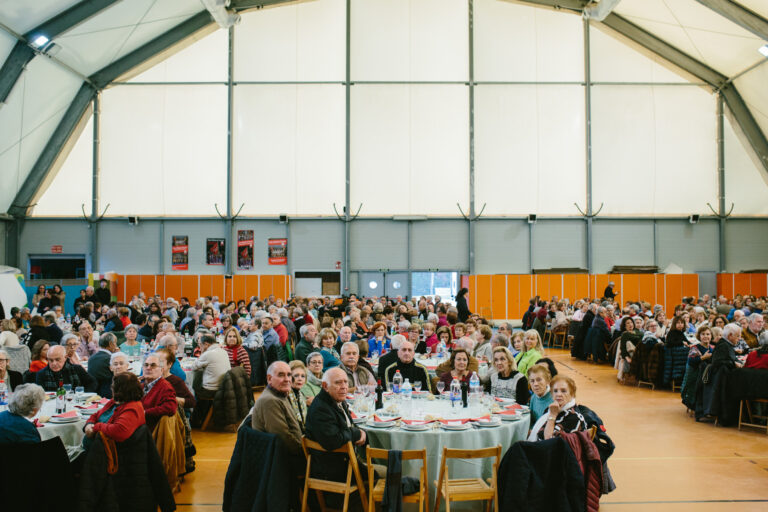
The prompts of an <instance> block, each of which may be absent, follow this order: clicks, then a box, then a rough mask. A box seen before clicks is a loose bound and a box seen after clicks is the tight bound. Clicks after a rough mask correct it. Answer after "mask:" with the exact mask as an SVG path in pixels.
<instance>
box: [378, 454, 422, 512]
mask: <svg viewBox="0 0 768 512" xmlns="http://www.w3.org/2000/svg"><path fill="white" fill-rule="evenodd" d="M400 455H401V457H402V460H403V461H406V460H420V461H421V470H420V471H419V491H418V492H415V493H412V494H403V503H418V509H417V510H419V512H421V511H422V510H424V512H429V503H428V501H429V490H428V489H427V450H426V448H422V449H421V450H403V451H402V452H401V454H400ZM388 457H389V450H384V449H382V448H371V447H370V446H368V447H367V448H366V454H365V459H366V463H367V465H368V471H369V473H368V512H375V511H376V503H377V502H381V501H382V500H383V498H384V488H385V487H386V480H385V479H383V478H382V479H381V480H379V481H378V482H376V485H375V486H374V485H373V480H374V475H373V459H384V460H386V459H387V458H388Z"/></svg>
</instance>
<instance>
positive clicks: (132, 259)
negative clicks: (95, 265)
mask: <svg viewBox="0 0 768 512" xmlns="http://www.w3.org/2000/svg"><path fill="white" fill-rule="evenodd" d="M160 234H161V226H160V222H157V221H154V222H144V221H142V222H139V225H138V226H131V225H129V224H128V223H127V222H125V221H116V220H115V221H104V222H101V223H99V246H98V251H99V267H101V268H100V269H99V270H100V271H102V272H103V271H105V270H114V271H116V272H119V273H121V274H153V273H158V274H159V273H163V271H162V268H163V267H162V264H161V263H160V258H161V256H160V251H161V250H162V249H161V247H158V246H159V245H160V244H161V243H162V242H163V241H162V239H161V238H160ZM167 247H168V251H169V254H170V247H171V246H170V244H168V245H167ZM168 258H169V259H170V256H168Z"/></svg>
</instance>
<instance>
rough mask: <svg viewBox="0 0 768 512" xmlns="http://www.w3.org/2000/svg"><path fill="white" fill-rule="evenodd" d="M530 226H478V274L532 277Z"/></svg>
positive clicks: (483, 222) (508, 223)
mask: <svg viewBox="0 0 768 512" xmlns="http://www.w3.org/2000/svg"><path fill="white" fill-rule="evenodd" d="M528 229H529V228H528V223H527V222H526V221H520V220H480V221H478V222H476V223H475V272H476V273H477V274H528V273H529V271H530V267H529V264H528Z"/></svg>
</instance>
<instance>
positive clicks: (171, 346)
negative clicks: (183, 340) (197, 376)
mask: <svg viewBox="0 0 768 512" xmlns="http://www.w3.org/2000/svg"><path fill="white" fill-rule="evenodd" d="M159 338H160V342H159V343H158V344H157V349H158V350H160V349H161V348H164V349H166V350H168V351H169V352H170V353H171V354H174V358H173V364H172V365H171V367H170V368H169V371H170V372H171V374H172V375H175V376H176V377H178V378H179V379H181V380H182V381H186V380H187V375H186V374H185V373H184V370H183V369H182V367H181V363H179V360H178V359H176V357H175V356H176V354H178V351H179V340H178V338H176V335H175V334H165V335H163V336H159Z"/></svg>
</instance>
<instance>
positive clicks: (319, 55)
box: [235, 0, 346, 82]
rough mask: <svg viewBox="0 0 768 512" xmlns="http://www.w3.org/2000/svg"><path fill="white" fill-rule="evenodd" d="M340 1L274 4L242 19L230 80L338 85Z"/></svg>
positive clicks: (342, 29)
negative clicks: (307, 82)
mask: <svg viewBox="0 0 768 512" xmlns="http://www.w3.org/2000/svg"><path fill="white" fill-rule="evenodd" d="M345 26H346V7H345V2H344V0H318V1H314V2H302V3H298V4H294V5H280V6H277V7H275V8H273V9H263V10H260V11H258V12H255V13H252V14H248V15H245V16H243V21H242V23H241V24H240V25H238V26H236V27H235V80H237V81H272V82H274V81H303V82H306V81H342V80H344V75H345V62H344V61H345V55H346V40H345Z"/></svg>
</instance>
